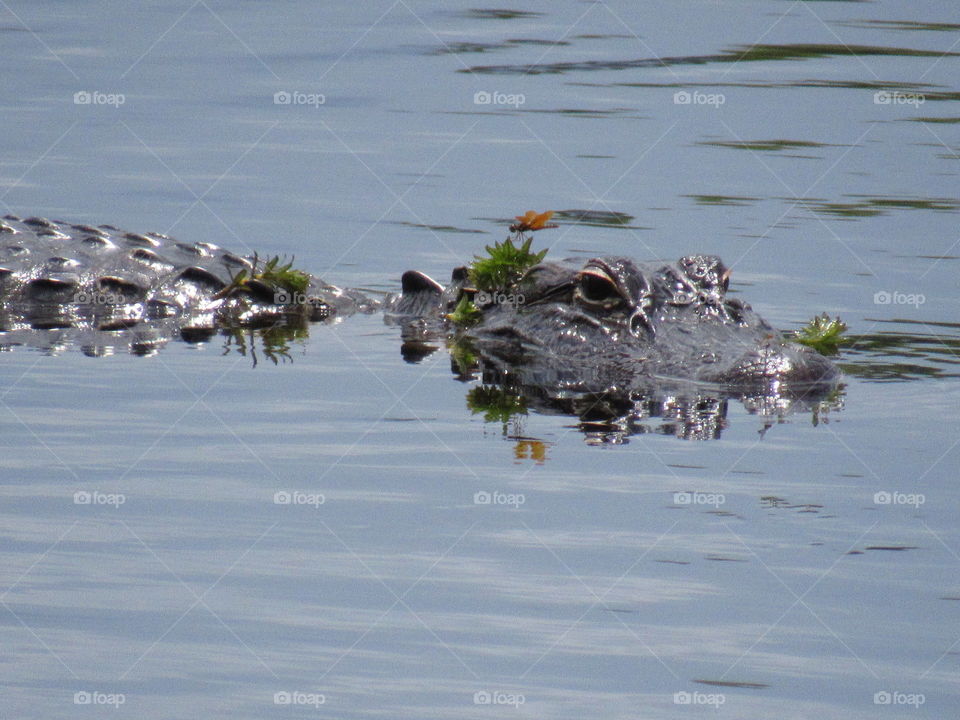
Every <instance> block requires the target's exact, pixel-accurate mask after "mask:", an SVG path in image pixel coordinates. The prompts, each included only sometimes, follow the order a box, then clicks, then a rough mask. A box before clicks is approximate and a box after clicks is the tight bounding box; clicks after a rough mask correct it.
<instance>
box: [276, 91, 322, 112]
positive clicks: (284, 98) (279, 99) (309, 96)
mask: <svg viewBox="0 0 960 720" xmlns="http://www.w3.org/2000/svg"><path fill="white" fill-rule="evenodd" d="M326 102H327V96H326V95H324V94H323V93H305V92H300V91H299V90H293V91H288V90H280V91H278V92H275V93H274V94H273V104H274V105H306V106H307V107H313V108H314V109H315V110H319V109H320V106H321V105H324V104H326Z"/></svg>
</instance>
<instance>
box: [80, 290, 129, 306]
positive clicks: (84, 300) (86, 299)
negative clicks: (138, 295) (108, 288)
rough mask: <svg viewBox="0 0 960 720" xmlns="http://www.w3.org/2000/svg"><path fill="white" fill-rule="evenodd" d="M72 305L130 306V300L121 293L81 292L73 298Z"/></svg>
mask: <svg viewBox="0 0 960 720" xmlns="http://www.w3.org/2000/svg"><path fill="white" fill-rule="evenodd" d="M73 304H74V305H100V306H115V305H130V304H131V301H130V298H128V297H126V296H125V295H124V294H123V293H116V292H105V291H86V290H81V291H80V292H78V293H76V294H75V295H74V296H73Z"/></svg>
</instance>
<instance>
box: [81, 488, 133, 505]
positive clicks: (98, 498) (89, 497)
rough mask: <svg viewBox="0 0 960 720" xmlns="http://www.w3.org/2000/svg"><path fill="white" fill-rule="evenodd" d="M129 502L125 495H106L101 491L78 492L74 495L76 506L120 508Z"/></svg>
mask: <svg viewBox="0 0 960 720" xmlns="http://www.w3.org/2000/svg"><path fill="white" fill-rule="evenodd" d="M126 501H127V496H126V495H124V494H123V493H105V492H100V491H99V490H90V491H88V490H77V492H75V493H74V494H73V504H74V505H107V506H110V507H113V508H119V507H120V506H121V505H123V504H124V503H125V502H126Z"/></svg>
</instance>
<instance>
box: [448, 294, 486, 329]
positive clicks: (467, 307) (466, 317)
mask: <svg viewBox="0 0 960 720" xmlns="http://www.w3.org/2000/svg"><path fill="white" fill-rule="evenodd" d="M482 317H483V313H481V312H480V311H479V310H478V309H477V306H476V305H474V304H473V301H472V300H471V299H470V298H468V297H467V296H466V295H461V296H460V301H459V302H458V303H457V307H455V308H454V310H453V312H452V313H450V314H449V315H447V319H448V320H449V321H450V322H452V323H453V324H454V325H456V326H457V327H461V328H468V327H472V326H473V325H476V324H477V323H478V322H480V319H481V318H482Z"/></svg>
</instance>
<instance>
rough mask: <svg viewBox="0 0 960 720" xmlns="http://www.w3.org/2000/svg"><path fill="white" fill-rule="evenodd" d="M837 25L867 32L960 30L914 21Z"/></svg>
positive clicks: (947, 24)
mask: <svg viewBox="0 0 960 720" xmlns="http://www.w3.org/2000/svg"><path fill="white" fill-rule="evenodd" d="M837 24H838V25H842V26H843V27H854V28H865V29H867V30H871V29H874V28H880V29H884V30H920V31H926V32H956V31H957V30H960V25H956V24H954V23H930V22H916V21H914V20H849V21H846V22H839V23H837Z"/></svg>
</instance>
